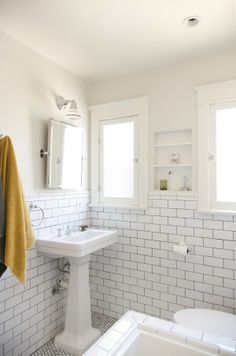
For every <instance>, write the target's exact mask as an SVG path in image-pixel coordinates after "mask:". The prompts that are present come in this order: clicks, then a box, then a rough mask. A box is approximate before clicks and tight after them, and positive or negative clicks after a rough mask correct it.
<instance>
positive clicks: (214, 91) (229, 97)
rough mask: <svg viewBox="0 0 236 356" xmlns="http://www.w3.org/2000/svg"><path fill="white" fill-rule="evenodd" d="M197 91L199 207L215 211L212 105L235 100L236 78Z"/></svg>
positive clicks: (199, 87) (203, 209) (205, 86)
mask: <svg viewBox="0 0 236 356" xmlns="http://www.w3.org/2000/svg"><path fill="white" fill-rule="evenodd" d="M195 91H196V93H197V157H198V158H197V167H198V197H199V199H198V209H199V210H200V211H215V209H214V208H212V206H211V194H210V167H209V159H208V152H209V150H210V137H209V136H210V135H209V125H210V106H211V105H214V104H220V103H226V102H231V101H235V100H236V80H230V81H224V82H220V83H214V84H210V85H204V86H198V87H195ZM200 138H201V140H200ZM229 212H230V208H229ZM231 213H232V212H231Z"/></svg>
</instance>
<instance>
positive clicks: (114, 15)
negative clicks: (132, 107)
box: [0, 0, 236, 81]
mask: <svg viewBox="0 0 236 356" xmlns="http://www.w3.org/2000/svg"><path fill="white" fill-rule="evenodd" d="M192 15H197V16H199V17H200V18H201V21H200V24H199V25H198V26H196V27H185V26H183V25H182V21H183V19H184V18H185V17H187V16H192ZM0 29H2V30H3V31H4V32H6V33H8V34H9V35H11V36H12V37H14V38H16V39H17V40H19V41H21V42H23V43H24V44H26V45H27V46H29V47H31V48H33V49H34V50H36V51H38V52H39V53H41V54H42V55H44V56H46V57H48V58H49V59H51V60H53V61H54V62H56V63H58V64H59V65H61V66H62V67H65V68H67V69H68V70H70V71H71V72H73V73H75V74H76V75H78V76H80V77H81V78H84V79H86V80H88V81H95V80H101V79H105V78H109V77H115V76H120V75H124V74H129V73H132V72H136V71H140V70H144V69H147V68H152V67H156V66H158V65H161V64H164V63H169V62H175V61H178V60H182V59H185V58H190V57H194V56H199V55H203V54H207V53H210V52H214V51H219V50H223V49H226V48H232V47H234V46H236V10H235V0H0Z"/></svg>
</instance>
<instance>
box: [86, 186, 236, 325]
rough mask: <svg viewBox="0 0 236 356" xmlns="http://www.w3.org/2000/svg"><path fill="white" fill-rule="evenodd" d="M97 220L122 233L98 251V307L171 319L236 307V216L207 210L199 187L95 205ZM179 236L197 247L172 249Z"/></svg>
mask: <svg viewBox="0 0 236 356" xmlns="http://www.w3.org/2000/svg"><path fill="white" fill-rule="evenodd" d="M91 224H92V225H93V226H94V227H99V228H101V227H102V228H115V229H118V230H119V234H120V239H119V242H118V243H117V244H115V245H112V246H110V247H109V248H106V249H103V250H100V251H98V252H97V253H95V254H93V256H92V262H91V269H90V278H91V296H92V309H93V310H94V311H96V312H99V313H102V314H105V315H109V316H111V317H115V318H118V317H120V316H121V315H122V314H124V313H125V312H126V311H127V310H129V309H133V310H136V311H140V312H145V313H147V314H150V315H153V316H157V317H161V318H164V319H170V320H171V319H172V318H173V314H174V313H175V312H176V311H177V310H179V309H182V308H186V307H189V308H210V309H217V310H222V311H225V312H229V313H234V314H235V313H236V216H234V215H224V214H209V213H200V212H198V211H197V196H196V195H195V194H192V193H187V194H185V193H183V194H182V193H178V194H174V193H173V194H170V193H169V194H168V193H165V192H163V193H152V194H149V200H148V208H147V209H143V210H140V209H125V208H114V207H112V208H109V207H93V208H92V209H91ZM178 242H185V243H186V244H187V245H189V246H190V248H191V252H190V253H189V254H188V255H187V256H186V257H184V256H181V255H176V254H175V253H173V251H172V248H173V245H174V244H177V243H178Z"/></svg>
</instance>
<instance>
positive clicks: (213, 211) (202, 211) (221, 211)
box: [198, 209, 236, 215]
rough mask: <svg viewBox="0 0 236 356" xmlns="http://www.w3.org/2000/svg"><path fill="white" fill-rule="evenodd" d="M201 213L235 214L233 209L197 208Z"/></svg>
mask: <svg viewBox="0 0 236 356" xmlns="http://www.w3.org/2000/svg"><path fill="white" fill-rule="evenodd" d="M198 212H199V213H201V214H221V215H236V211H235V210H210V209H209V210H198Z"/></svg>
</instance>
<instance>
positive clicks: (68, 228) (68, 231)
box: [65, 225, 71, 235]
mask: <svg viewBox="0 0 236 356" xmlns="http://www.w3.org/2000/svg"><path fill="white" fill-rule="evenodd" d="M70 233H71V227H70V225H66V228H65V234H66V235H70Z"/></svg>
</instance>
